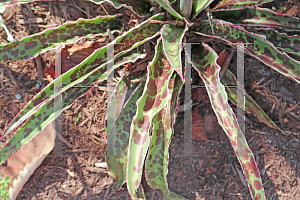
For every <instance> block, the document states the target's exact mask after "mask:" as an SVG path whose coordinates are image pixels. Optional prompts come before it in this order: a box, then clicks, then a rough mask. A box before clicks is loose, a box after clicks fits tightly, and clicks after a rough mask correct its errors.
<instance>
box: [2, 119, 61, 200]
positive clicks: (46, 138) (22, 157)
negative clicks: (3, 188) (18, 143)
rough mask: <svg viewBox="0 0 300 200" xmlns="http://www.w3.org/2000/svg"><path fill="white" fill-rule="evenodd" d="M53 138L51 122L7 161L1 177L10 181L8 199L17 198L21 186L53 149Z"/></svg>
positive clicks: (53, 131) (53, 132) (52, 124)
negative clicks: (7, 177) (8, 178)
mask: <svg viewBox="0 0 300 200" xmlns="http://www.w3.org/2000/svg"><path fill="white" fill-rule="evenodd" d="M55 137H56V131H55V129H54V122H52V123H50V124H48V126H47V127H46V128H45V129H44V130H42V131H41V132H40V133H39V134H38V135H37V136H35V137H34V138H33V139H32V140H31V141H29V142H28V143H27V144H26V145H25V146H23V148H21V149H20V150H19V151H18V152H17V153H15V154H14V155H13V156H12V157H10V158H9V159H8V160H7V166H5V167H3V176H4V177H6V176H9V177H10V179H11V180H12V185H11V186H10V188H9V199H16V198H17V196H18V194H19V192H20V191H21V189H22V188H23V185H24V184H25V183H26V182H27V180H28V179H29V177H30V176H31V175H32V174H33V172H34V171H35V169H36V168H37V167H38V166H39V165H40V164H41V163H42V161H43V160H44V158H45V157H46V156H47V155H48V154H49V153H50V151H51V150H52V149H53V147H54V140H55Z"/></svg>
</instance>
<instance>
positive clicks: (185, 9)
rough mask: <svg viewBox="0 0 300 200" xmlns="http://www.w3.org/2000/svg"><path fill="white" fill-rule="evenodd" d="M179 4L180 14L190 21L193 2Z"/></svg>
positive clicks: (186, 1)
mask: <svg viewBox="0 0 300 200" xmlns="http://www.w3.org/2000/svg"><path fill="white" fill-rule="evenodd" d="M179 2H180V3H179V9H180V13H181V14H182V15H184V16H186V17H187V18H188V19H189V18H190V16H191V14H192V6H193V0H180V1H179Z"/></svg>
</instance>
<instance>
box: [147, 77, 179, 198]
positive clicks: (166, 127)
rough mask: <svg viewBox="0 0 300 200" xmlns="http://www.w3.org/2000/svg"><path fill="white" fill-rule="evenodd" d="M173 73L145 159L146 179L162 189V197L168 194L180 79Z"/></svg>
mask: <svg viewBox="0 0 300 200" xmlns="http://www.w3.org/2000/svg"><path fill="white" fill-rule="evenodd" d="M179 79H180V78H179V77H178V76H177V74H175V76H173V77H172V79H171V80H170V82H169V94H168V95H169V100H168V102H167V105H166V107H164V108H163V109H162V110H160V111H159V112H158V113H157V114H156V116H155V117H154V119H153V130H152V132H153V134H152V137H151V142H150V148H149V153H148V155H147V160H146V168H145V170H146V179H147V182H148V184H149V185H150V186H151V187H152V188H157V189H160V190H162V191H163V195H164V197H166V196H168V195H169V194H170V191H169V189H168V185H167V173H168V160H169V152H168V148H169V144H170V141H171V137H172V134H173V119H174V117H175V115H174V114H175V108H176V106H177V104H176V103H177V99H178V95H179V91H180V89H181V85H182V81H181V80H179Z"/></svg>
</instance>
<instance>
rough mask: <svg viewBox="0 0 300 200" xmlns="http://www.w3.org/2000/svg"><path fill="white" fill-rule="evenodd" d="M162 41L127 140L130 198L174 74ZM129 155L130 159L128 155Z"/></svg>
mask: <svg viewBox="0 0 300 200" xmlns="http://www.w3.org/2000/svg"><path fill="white" fill-rule="evenodd" d="M161 40H162V39H161V38H160V39H159V40H158V43H157V46H156V48H155V56H154V59H153V61H152V63H151V65H148V67H147V72H148V74H147V83H146V87H145V90H144V93H143V95H142V97H141V98H140V99H139V100H138V102H137V112H136V115H135V117H134V118H133V122H132V126H131V133H130V139H129V153H128V165H127V175H126V179H127V187H128V191H129V193H130V195H131V196H132V198H133V199H137V196H136V189H137V188H138V186H139V184H140V182H141V175H142V169H143V164H144V160H145V156H146V152H147V148H148V144H149V139H150V138H149V131H150V127H151V126H150V125H151V122H152V119H153V117H154V116H155V115H156V114H157V113H158V112H159V111H160V110H161V109H162V108H163V107H165V106H166V103H167V100H168V99H167V97H168V82H169V80H170V78H171V75H172V73H173V71H174V69H173V68H172V66H171V65H170V63H169V62H168V60H167V58H166V56H165V55H164V52H163V47H162V41H161ZM129 155H130V156H129Z"/></svg>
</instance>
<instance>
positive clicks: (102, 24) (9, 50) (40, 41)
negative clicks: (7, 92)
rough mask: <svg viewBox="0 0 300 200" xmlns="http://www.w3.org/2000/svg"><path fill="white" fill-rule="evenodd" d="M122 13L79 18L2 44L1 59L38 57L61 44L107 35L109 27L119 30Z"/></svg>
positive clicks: (0, 48)
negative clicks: (84, 18)
mask: <svg viewBox="0 0 300 200" xmlns="http://www.w3.org/2000/svg"><path fill="white" fill-rule="evenodd" d="M119 17H121V15H114V16H107V17H102V16H100V17H97V18H94V19H86V20H83V19H79V20H77V21H76V22H68V23H65V24H64V25H61V26H59V27H57V28H52V29H47V30H45V31H43V32H41V33H38V34H36V35H32V36H29V37H26V38H24V39H22V40H21V41H19V42H13V43H9V44H7V45H4V46H0V61H17V60H21V59H28V58H32V57H36V56H37V55H38V54H40V53H42V52H45V51H48V50H50V49H54V48H57V47H59V46H60V45H61V44H68V43H73V42H75V41H76V40H78V39H80V38H82V37H87V38H93V37H94V36H95V35H99V34H104V35H107V29H108V28H109V29H110V30H111V31H112V32H114V31H119V30H120V29H121V28H122V24H121V22H120V21H117V19H118V18H119Z"/></svg>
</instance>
